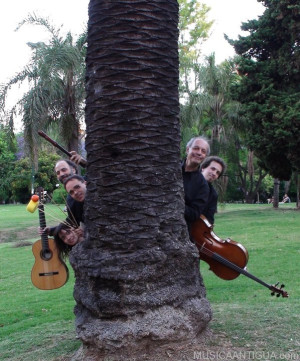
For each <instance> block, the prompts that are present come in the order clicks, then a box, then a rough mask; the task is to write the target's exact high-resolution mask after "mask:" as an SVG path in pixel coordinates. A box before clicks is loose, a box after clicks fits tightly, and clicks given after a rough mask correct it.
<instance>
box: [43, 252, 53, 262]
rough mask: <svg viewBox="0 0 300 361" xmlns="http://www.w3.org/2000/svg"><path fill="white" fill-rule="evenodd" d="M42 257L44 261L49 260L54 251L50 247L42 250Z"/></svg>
mask: <svg viewBox="0 0 300 361" xmlns="http://www.w3.org/2000/svg"><path fill="white" fill-rule="evenodd" d="M41 258H42V259H43V260H44V261H49V260H50V259H51V258H52V252H51V251H50V249H47V250H44V251H42V252H41Z"/></svg>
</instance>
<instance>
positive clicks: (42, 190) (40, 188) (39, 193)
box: [36, 187, 47, 203]
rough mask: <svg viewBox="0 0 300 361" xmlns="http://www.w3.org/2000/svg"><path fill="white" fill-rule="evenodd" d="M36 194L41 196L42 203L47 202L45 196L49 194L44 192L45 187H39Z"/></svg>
mask: <svg viewBox="0 0 300 361" xmlns="http://www.w3.org/2000/svg"><path fill="white" fill-rule="evenodd" d="M36 193H37V194H38V196H39V199H40V203H45V200H46V197H45V195H46V194H47V192H46V191H44V188H43V187H37V189H36Z"/></svg>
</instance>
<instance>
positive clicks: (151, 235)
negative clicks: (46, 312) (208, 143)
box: [70, 0, 211, 360]
mask: <svg viewBox="0 0 300 361" xmlns="http://www.w3.org/2000/svg"><path fill="white" fill-rule="evenodd" d="M177 21H178V4H177V1H176V0H164V1H163V0H151V1H148V0H139V1H138V0H136V1H135V0H127V1H117V0H110V1H104V0H103V1H100V0H91V2H90V5H89V25H88V53H87V105H86V123H87V139H86V150H87V160H88V167H87V178H88V183H87V188H88V191H87V197H86V201H85V203H86V204H85V206H86V209H85V217H86V222H85V223H86V239H85V240H84V241H83V242H82V243H81V244H79V245H77V246H76V247H75V248H74V249H73V250H72V252H71V256H70V261H71V264H72V266H73V268H74V270H75V276H76V284H75V290H74V297H75V300H76V307H75V314H76V329H77V334H78V336H79V338H80V339H81V340H82V343H83V344H82V347H81V350H80V352H78V354H77V356H76V357H75V358H74V359H76V360H104V359H107V357H109V360H122V359H124V360H128V359H130V357H129V356H130V355H132V354H133V353H134V354H135V355H138V359H141V360H142V359H143V354H144V353H145V351H147V352H148V353H151V352H153V353H155V352H159V346H160V345H165V344H167V343H173V344H174V343H178V342H182V341H185V342H187V341H188V342H191V341H193V340H196V339H197V337H199V335H200V334H201V332H202V331H203V330H204V329H205V327H206V326H207V324H208V322H209V320H210V319H211V309H210V305H209V302H208V301H207V299H206V298H205V289H204V286H203V284H202V282H201V276H200V273H199V264H198V252H197V250H196V248H195V246H194V245H193V244H192V243H191V242H190V241H189V237H188V233H187V227H186V224H185V221H184V217H183V213H184V199H183V185H182V177H181V169H180V129H179V117H178V113H179V102H178V54H177V37H178V33H177ZM153 359H155V358H153Z"/></svg>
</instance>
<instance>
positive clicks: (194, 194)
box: [182, 162, 209, 229]
mask: <svg viewBox="0 0 300 361" xmlns="http://www.w3.org/2000/svg"><path fill="white" fill-rule="evenodd" d="M182 177H183V186H184V200H185V211H184V217H185V220H186V222H187V225H188V228H189V229H190V226H191V224H192V223H193V222H194V221H196V220H197V219H199V218H200V215H201V214H203V211H204V209H205V206H206V203H207V201H208V195H209V186H208V184H207V182H206V180H205V179H204V177H203V175H202V173H201V171H200V170H199V169H198V170H197V171H194V172H186V171H185V162H183V165H182Z"/></svg>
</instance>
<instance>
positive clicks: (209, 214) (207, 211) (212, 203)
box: [203, 183, 218, 224]
mask: <svg viewBox="0 0 300 361" xmlns="http://www.w3.org/2000/svg"><path fill="white" fill-rule="evenodd" d="M208 186H209V196H208V201H207V203H206V207H205V208H204V210H203V215H204V216H205V217H206V218H207V219H208V221H209V223H211V224H214V222H215V216H214V215H215V213H216V212H217V204H218V193H217V192H216V191H215V189H214V187H213V186H212V184H211V183H208Z"/></svg>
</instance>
